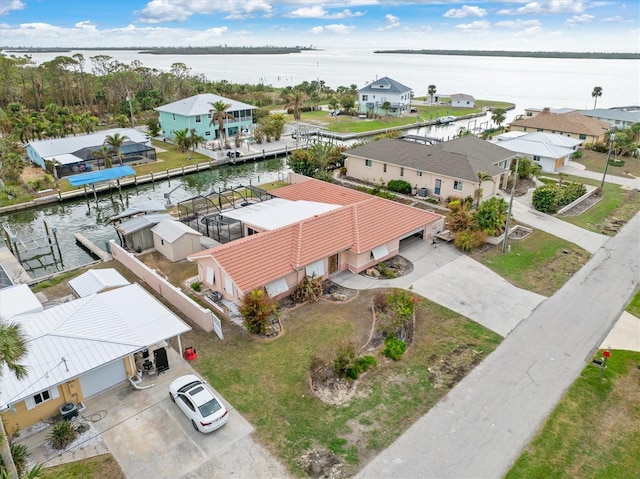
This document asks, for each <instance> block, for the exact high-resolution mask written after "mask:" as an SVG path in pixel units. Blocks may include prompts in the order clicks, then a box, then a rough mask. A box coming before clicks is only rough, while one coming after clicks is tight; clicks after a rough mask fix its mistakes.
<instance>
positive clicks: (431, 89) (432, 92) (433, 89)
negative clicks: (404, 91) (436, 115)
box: [427, 85, 436, 103]
mask: <svg viewBox="0 0 640 479" xmlns="http://www.w3.org/2000/svg"><path fill="white" fill-rule="evenodd" d="M427 88H428V89H427V94H428V95H429V96H430V97H431V103H433V95H435V94H436V86H435V85H429V86H428V87H427Z"/></svg>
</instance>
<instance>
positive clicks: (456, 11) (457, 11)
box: [444, 5, 487, 18]
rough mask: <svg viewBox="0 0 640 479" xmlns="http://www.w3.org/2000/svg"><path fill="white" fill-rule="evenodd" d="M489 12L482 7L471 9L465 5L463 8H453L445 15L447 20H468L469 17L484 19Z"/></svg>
mask: <svg viewBox="0 0 640 479" xmlns="http://www.w3.org/2000/svg"><path fill="white" fill-rule="evenodd" d="M486 14H487V11H486V10H485V9H484V8H480V7H470V6H469V5H463V6H462V8H452V9H451V10H447V11H446V12H445V14H444V16H445V17H446V18H467V17H484V16H485V15H486Z"/></svg>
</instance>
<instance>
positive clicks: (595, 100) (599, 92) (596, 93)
mask: <svg viewBox="0 0 640 479" xmlns="http://www.w3.org/2000/svg"><path fill="white" fill-rule="evenodd" d="M591 96H592V97H593V109H594V110H595V109H596V105H597V104H598V98H600V97H601V96H602V87H599V86H594V87H593V91H592V92H591Z"/></svg>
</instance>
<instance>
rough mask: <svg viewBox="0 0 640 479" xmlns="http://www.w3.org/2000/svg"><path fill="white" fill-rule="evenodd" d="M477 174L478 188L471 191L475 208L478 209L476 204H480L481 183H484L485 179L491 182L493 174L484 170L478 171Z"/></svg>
mask: <svg viewBox="0 0 640 479" xmlns="http://www.w3.org/2000/svg"><path fill="white" fill-rule="evenodd" d="M477 175H478V188H477V189H476V191H474V193H473V194H474V196H475V200H476V209H478V206H480V200H481V199H482V183H484V182H485V181H491V183H493V182H494V181H493V176H491V175H490V174H489V173H487V172H485V171H478V173H477Z"/></svg>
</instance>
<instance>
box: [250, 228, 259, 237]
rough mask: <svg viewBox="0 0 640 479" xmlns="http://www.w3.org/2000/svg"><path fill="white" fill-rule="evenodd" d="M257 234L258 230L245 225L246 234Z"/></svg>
mask: <svg viewBox="0 0 640 479" xmlns="http://www.w3.org/2000/svg"><path fill="white" fill-rule="evenodd" d="M255 234H258V232H257V231H256V230H254V229H253V228H248V227H247V236H251V235H255Z"/></svg>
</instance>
